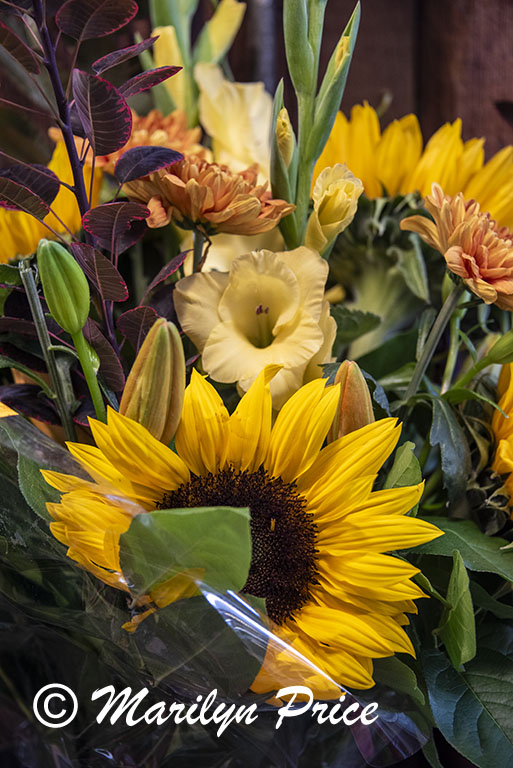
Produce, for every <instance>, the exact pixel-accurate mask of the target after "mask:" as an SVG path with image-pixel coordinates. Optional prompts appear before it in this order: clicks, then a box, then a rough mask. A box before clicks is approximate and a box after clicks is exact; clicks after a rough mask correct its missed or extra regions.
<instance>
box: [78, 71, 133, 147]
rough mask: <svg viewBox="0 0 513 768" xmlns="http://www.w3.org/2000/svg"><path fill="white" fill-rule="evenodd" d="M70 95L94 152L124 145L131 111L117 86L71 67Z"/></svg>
mask: <svg viewBox="0 0 513 768" xmlns="http://www.w3.org/2000/svg"><path fill="white" fill-rule="evenodd" d="M73 96H74V98H75V106H76V110H77V113H78V117H79V119H80V122H81V124H82V128H83V129H84V133H85V135H86V136H87V138H88V139H89V141H90V142H91V147H92V148H93V152H94V153H95V154H96V155H109V154H110V153H111V152H117V150H118V149H121V148H122V147H124V146H125V144H126V143H127V141H128V139H129V138H130V134H131V132H132V112H131V111H130V107H129V106H128V104H127V103H126V101H125V98H124V96H122V95H121V93H120V92H119V91H118V89H117V88H114V86H113V85H112V84H111V83H109V82H108V80H104V79H103V78H102V77H98V76H97V75H89V74H88V73H87V72H82V70H80V69H74V70H73Z"/></svg>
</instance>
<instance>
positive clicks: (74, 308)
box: [37, 240, 90, 336]
mask: <svg viewBox="0 0 513 768" xmlns="http://www.w3.org/2000/svg"><path fill="white" fill-rule="evenodd" d="M37 266H38V268H39V275H40V277H41V283H42V285H43V293H44V296H45V299H46V303H47V304H48V309H49V310H50V314H51V316H52V317H53V319H54V320H55V321H56V322H57V323H58V324H59V325H60V327H61V328H62V329H63V330H64V331H66V332H67V333H69V334H71V336H74V335H75V334H77V333H79V332H80V331H81V330H82V328H83V327H84V325H85V324H86V321H87V317H88V315H89V303H90V295H89V284H88V282H87V278H86V276H85V275H84V273H83V271H82V269H81V267H80V266H79V265H78V264H77V262H76V261H75V259H74V258H73V256H72V255H71V253H70V252H69V251H68V250H67V249H66V248H64V246H62V245H60V243H54V242H51V241H50V240H41V242H40V243H39V246H38V249H37Z"/></svg>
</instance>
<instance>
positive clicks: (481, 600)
mask: <svg viewBox="0 0 513 768" xmlns="http://www.w3.org/2000/svg"><path fill="white" fill-rule="evenodd" d="M470 593H471V595H472V599H473V601H474V603H475V605H477V606H478V607H479V608H482V609H483V610H485V611H489V612H490V613H492V614H493V615H494V616H497V618H499V619H513V606H512V605H506V604H505V603H501V602H499V600H495V598H493V597H492V596H491V595H489V594H488V592H487V591H486V589H484V588H483V587H482V586H481V584H478V583H477V581H471V582H470Z"/></svg>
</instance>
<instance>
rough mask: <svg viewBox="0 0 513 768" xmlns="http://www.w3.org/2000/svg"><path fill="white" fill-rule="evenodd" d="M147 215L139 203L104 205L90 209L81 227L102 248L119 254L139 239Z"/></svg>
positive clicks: (146, 211) (144, 229)
mask: <svg viewBox="0 0 513 768" xmlns="http://www.w3.org/2000/svg"><path fill="white" fill-rule="evenodd" d="M149 215H150V212H149V210H148V209H147V208H146V206H144V205H141V204H140V203H123V202H121V203H105V204H104V205H98V206H97V207H96V208H91V210H90V211H88V212H87V213H86V214H85V215H84V217H83V219H82V226H83V227H84V229H85V231H86V232H88V233H89V234H90V235H93V236H94V237H95V238H96V239H97V241H98V243H99V245H100V246H101V247H102V248H106V249H107V250H109V251H111V253H118V254H119V253H123V251H126V249H127V248H130V246H131V245H133V244H134V243H136V242H137V241H138V240H140V239H141V237H142V236H143V235H144V233H145V232H146V229H147V226H146V221H145V219H147V218H148V216H149Z"/></svg>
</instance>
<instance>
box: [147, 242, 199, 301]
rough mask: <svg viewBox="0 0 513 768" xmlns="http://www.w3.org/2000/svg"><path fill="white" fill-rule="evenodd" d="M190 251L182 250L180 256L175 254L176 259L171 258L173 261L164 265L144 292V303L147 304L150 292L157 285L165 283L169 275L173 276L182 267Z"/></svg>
mask: <svg viewBox="0 0 513 768" xmlns="http://www.w3.org/2000/svg"><path fill="white" fill-rule="evenodd" d="M188 253H190V251H182V253H179V254H178V256H175V257H174V259H171V261H169V262H168V263H167V264H166V265H165V266H164V267H162V269H161V270H160V272H159V273H158V275H157V276H156V277H155V278H154V279H153V280H152V281H151V283H150V284H149V286H148V288H147V289H146V293H145V294H144V297H143V300H142V303H143V304H146V299H147V298H148V296H149V295H150V293H151V292H152V291H153V290H154V289H155V288H156V287H157V285H160V283H163V282H164V280H167V278H168V277H171V275H174V273H175V272H176V271H177V270H178V269H180V267H181V266H182V264H183V263H184V261H185V259H186V258H187V254H188ZM170 290H171V289H170Z"/></svg>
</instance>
